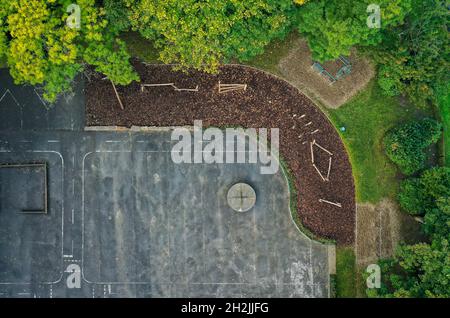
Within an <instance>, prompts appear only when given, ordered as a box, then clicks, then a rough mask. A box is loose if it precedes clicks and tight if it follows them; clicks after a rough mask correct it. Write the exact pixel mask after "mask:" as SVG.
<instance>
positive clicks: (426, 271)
mask: <svg viewBox="0 0 450 318" xmlns="http://www.w3.org/2000/svg"><path fill="white" fill-rule="evenodd" d="M381 268H382V273H384V275H382V278H383V284H382V288H381V289H379V290H372V291H371V293H370V296H381V297H396V298H405V297H415V298H418V297H420V298H422V297H426V298H436V297H444V298H445V297H450V249H449V241H448V239H444V238H440V239H438V240H434V241H433V242H432V243H431V244H427V243H419V244H415V245H403V246H400V247H399V249H398V250H397V252H396V255H395V258H394V259H393V260H391V261H387V262H384V263H382V266H381Z"/></svg>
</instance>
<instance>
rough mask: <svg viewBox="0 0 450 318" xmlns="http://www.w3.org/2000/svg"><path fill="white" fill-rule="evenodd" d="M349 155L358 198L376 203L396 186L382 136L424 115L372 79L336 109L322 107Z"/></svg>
mask: <svg viewBox="0 0 450 318" xmlns="http://www.w3.org/2000/svg"><path fill="white" fill-rule="evenodd" d="M326 112H327V113H328V115H329V116H330V119H331V120H332V121H333V123H334V125H335V126H336V127H342V126H344V127H345V128H346V131H345V132H340V134H341V136H342V138H343V140H344V143H345V145H346V148H347V150H348V152H349V155H350V160H351V163H352V166H353V175H354V177H355V182H356V199H357V201H358V202H372V203H376V202H378V201H379V200H380V199H381V198H384V197H393V196H394V195H395V194H396V193H397V190H398V183H399V182H398V179H397V174H398V169H397V168H396V167H395V165H394V164H393V163H392V162H390V161H389V159H388V158H387V157H386V155H385V152H384V149H383V137H384V134H385V133H386V131H387V130H389V129H390V128H392V127H393V126H395V125H397V124H399V123H402V122H405V121H408V120H412V119H414V118H417V117H421V116H423V115H424V111H420V110H417V108H415V107H413V106H411V105H409V104H407V103H405V105H402V104H401V103H400V100H399V98H393V97H386V96H384V95H383V94H382V92H381V89H380V88H379V87H378V85H377V84H376V82H375V81H372V82H371V83H370V84H369V86H368V87H367V88H366V89H365V90H364V91H363V92H362V93H360V94H359V95H358V96H356V97H355V98H353V99H352V100H351V101H350V102H348V103H347V104H345V105H343V106H341V107H340V108H339V109H337V110H326Z"/></svg>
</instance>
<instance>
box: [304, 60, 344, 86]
mask: <svg viewBox="0 0 450 318" xmlns="http://www.w3.org/2000/svg"><path fill="white" fill-rule="evenodd" d="M336 62H338V63H342V66H341V68H340V69H339V70H338V71H337V72H336V74H334V75H332V74H331V73H330V72H328V71H327V70H326V69H325V67H324V66H323V65H322V64H321V63H319V62H314V63H313V65H312V68H313V69H314V70H315V71H316V72H318V73H319V74H320V75H322V76H323V77H325V78H326V79H327V80H328V81H329V82H330V85H331V84H334V83H336V82H337V81H338V80H339V79H341V78H343V77H345V76H347V75H349V74H350V73H351V72H352V64H351V62H350V61H349V60H348V59H347V58H345V57H344V56H342V55H341V56H340V57H339V59H337V60H336Z"/></svg>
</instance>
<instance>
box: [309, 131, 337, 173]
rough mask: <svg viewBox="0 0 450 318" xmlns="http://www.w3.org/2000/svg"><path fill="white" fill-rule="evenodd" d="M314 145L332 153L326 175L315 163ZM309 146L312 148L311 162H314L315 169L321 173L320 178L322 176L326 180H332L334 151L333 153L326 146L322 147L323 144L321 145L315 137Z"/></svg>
mask: <svg viewBox="0 0 450 318" xmlns="http://www.w3.org/2000/svg"><path fill="white" fill-rule="evenodd" d="M314 146H316V147H317V148H319V149H321V150H323V151H324V152H326V153H327V154H329V155H330V157H329V158H328V170H327V174H326V176H324V175H323V174H322V172H320V170H319V168H318V167H317V166H316V164H315V159H314ZM309 148H310V151H311V163H312V165H313V167H314V169H315V170H316V171H317V173H318V174H319V176H320V178H321V179H322V180H323V181H326V182H328V181H330V174H331V164H332V156H333V153H332V152H331V151H329V150H328V149H326V148H325V147H322V146H321V145H319V144H318V143H317V142H316V140H315V139H314V140H313V141H312V142H310V144H309Z"/></svg>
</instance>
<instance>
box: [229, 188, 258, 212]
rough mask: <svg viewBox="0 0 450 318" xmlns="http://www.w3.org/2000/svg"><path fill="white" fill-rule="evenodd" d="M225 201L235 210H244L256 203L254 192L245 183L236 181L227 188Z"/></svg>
mask: <svg viewBox="0 0 450 318" xmlns="http://www.w3.org/2000/svg"><path fill="white" fill-rule="evenodd" d="M227 201H228V205H229V206H230V208H232V209H233V210H235V211H237V212H246V211H248V210H250V209H251V208H253V206H254V205H255V203H256V193H255V190H253V188H252V187H251V186H250V185H248V184H246V183H236V184H235V185H233V186H232V187H231V188H230V190H228V194H227Z"/></svg>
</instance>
